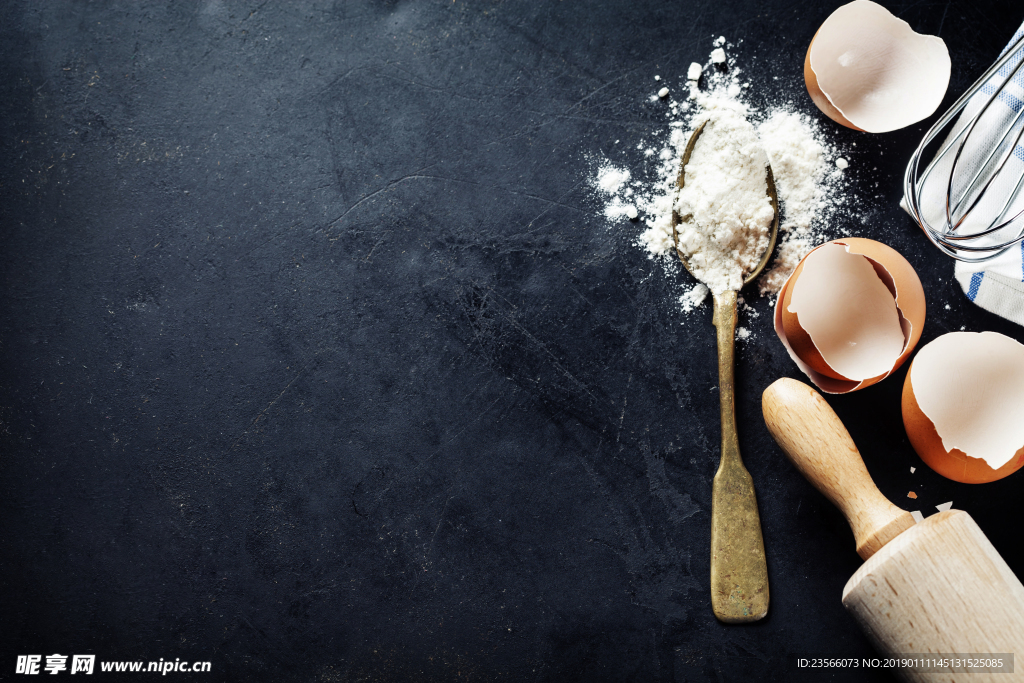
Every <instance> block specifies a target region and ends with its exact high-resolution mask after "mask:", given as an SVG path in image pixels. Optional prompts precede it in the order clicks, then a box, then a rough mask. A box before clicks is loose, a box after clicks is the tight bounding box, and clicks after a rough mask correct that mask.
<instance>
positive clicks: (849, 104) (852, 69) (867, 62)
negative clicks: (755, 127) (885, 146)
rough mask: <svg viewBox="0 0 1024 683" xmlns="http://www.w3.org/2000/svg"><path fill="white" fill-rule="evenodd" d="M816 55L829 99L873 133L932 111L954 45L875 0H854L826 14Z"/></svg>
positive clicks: (945, 82) (816, 69)
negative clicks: (914, 26)
mask: <svg viewBox="0 0 1024 683" xmlns="http://www.w3.org/2000/svg"><path fill="white" fill-rule="evenodd" d="M810 61H811V69H812V70H813V71H814V73H815V75H816V76H817V77H818V87H819V88H821V91H822V92H823V93H825V96H826V97H828V99H829V101H830V102H832V104H833V105H835V107H836V109H838V110H839V111H840V112H842V114H843V116H845V117H846V118H847V120H849V121H850V123H852V124H853V125H855V126H857V127H858V128H861V129H863V130H866V131H868V132H869V133H884V132H887V131H891V130H897V129H899V128H904V127H906V126H909V125H910V124H912V123H917V122H918V121H920V120H921V119H923V118H925V117H926V116H929V115H930V114H931V113H932V112H934V111H935V110H936V109H937V108H938V106H939V104H940V103H941V102H942V97H943V95H945V93H946V87H947V86H948V85H949V73H950V61H949V51H948V50H947V49H946V44H945V43H944V42H943V41H942V39H941V38H938V37H936V36H925V35H921V34H919V33H915V32H914V30H913V29H912V28H910V24H908V23H907V22H905V21H903V20H902V19H897V18H896V17H895V16H893V15H892V13H891V12H889V10H887V9H885V8H884V7H882V6H881V5H878V4H876V3H874V2H870V0H854V2H851V3H849V4H848V5H843V6H842V7H840V8H839V9H837V10H836V11H835V12H833V13H832V15H831V16H829V18H828V19H826V20H825V23H824V24H822V25H821V28H820V29H818V34H817V36H816V37H815V38H814V42H813V44H812V45H811V49H810Z"/></svg>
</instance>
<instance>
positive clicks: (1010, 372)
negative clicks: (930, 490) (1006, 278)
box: [903, 332, 1024, 484]
mask: <svg viewBox="0 0 1024 683" xmlns="http://www.w3.org/2000/svg"><path fill="white" fill-rule="evenodd" d="M1022 406H1024V345H1021V344H1020V343H1018V342H1017V341H1015V340H1013V339H1011V338H1010V337H1007V336H1004V335H1002V334H998V333H996V332H950V333H949V334H944V335H942V336H941V337H939V338H937V339H935V340H933V341H931V342H929V343H928V344H925V345H924V347H922V349H921V350H920V351H919V352H918V354H917V357H916V358H914V362H913V363H911V365H910V371H909V372H908V373H907V379H906V381H905V382H904V384H903V425H904V427H906V429H907V436H908V437H910V443H911V444H912V445H913V446H914V450H915V451H917V454H918V455H920V456H921V459H922V460H924V462H925V464H927V465H928V466H929V467H931V468H932V469H933V470H935V471H936V472H938V473H939V474H941V475H942V476H944V477H946V478H947V479H952V480H953V481H959V482H961V483H964V484H983V483H986V482H990V481H996V480H997V479H1002V478H1003V477H1006V476H1008V475H1010V474H1013V473H1014V472H1016V471H1017V470H1019V469H1020V468H1021V466H1024V420H1022V419H1021V409H1022Z"/></svg>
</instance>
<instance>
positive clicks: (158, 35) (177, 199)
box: [0, 0, 1024, 681]
mask: <svg viewBox="0 0 1024 683" xmlns="http://www.w3.org/2000/svg"><path fill="white" fill-rule="evenodd" d="M838 4H839V3H829V2H819V3H805V2H795V1H790V0H773V1H768V0H714V1H713V2H712V1H709V0H678V1H675V2H634V1H632V0H621V1H612V0H609V1H606V2H599V3H577V2H529V1H526V0H507V1H493V2H491V1H485V0H481V1H479V2H466V1H464V0H457V1H455V2H452V1H450V0H438V1H436V2H393V1H374V2H371V1H367V0H344V1H339V2H334V3H331V2H295V3H266V2H263V3H262V4H258V3H256V2H250V3H248V4H247V3H245V2H241V1H239V2H218V1H213V2H203V3H157V2H149V1H140V2H135V3H120V4H114V5H103V4H95V3H74V4H72V3H61V4H58V3H35V2H28V1H24V0H22V1H18V2H7V3H4V4H3V6H2V7H0V15H2V16H0V35H2V39H0V65H2V66H0V69H2V73H3V76H4V77H3V79H0V93H2V96H0V126H2V129H0V131H2V132H0V145H2V158H3V161H2V164H0V191H2V202H0V239H2V246H0V277H2V283H3V284H2V286H3V291H2V297H0V520H2V522H0V528H2V533H0V587H2V594H0V614H2V615H3V617H2V618H0V650H2V653H0V679H3V680H8V679H11V678H20V677H16V676H15V675H14V674H13V672H14V666H15V659H16V656H17V655H18V654H31V653H36V654H51V653H64V654H73V653H93V654H96V655H97V657H98V658H99V659H100V660H118V659H123V660H157V659H159V658H164V659H174V658H181V659H186V660H208V661H211V663H212V672H211V673H210V674H204V675H198V674H197V675H195V677H190V675H187V674H180V673H179V674H173V675H172V677H176V678H179V679H182V680H197V681H198V680H203V681H209V680H223V681H256V680H268V681H404V680H410V681H450V680H467V681H497V680H509V681H520V680H529V681H630V680H633V681H734V680H765V681H790V680H804V678H801V672H799V671H797V670H796V669H795V668H794V664H793V658H794V657H796V656H798V655H816V656H825V655H828V656H843V657H863V656H871V655H872V654H873V652H874V651H873V650H872V648H871V646H870V644H869V643H868V641H867V640H866V639H865V637H864V636H863V635H862V634H861V633H860V632H859V631H858V629H857V627H856V625H855V624H854V622H853V621H852V620H851V618H850V617H849V616H848V615H847V614H846V613H845V612H844V610H843V608H842V606H841V604H840V600H839V598H840V593H841V590H842V587H843V585H844V583H845V582H846V580H847V579H848V578H849V576H850V575H851V574H852V573H853V571H854V570H855V569H856V568H857V567H858V565H859V559H858V557H857V556H856V554H855V553H854V551H853V542H852V536H851V534H850V532H849V530H848V529H847V527H846V525H845V522H844V521H843V519H842V517H841V516H840V515H839V513H838V512H837V511H836V510H834V509H833V508H832V507H831V506H830V505H829V504H828V503H827V502H826V501H825V500H824V499H823V498H822V497H821V496H820V495H819V494H818V493H817V492H816V491H814V490H813V489H812V488H811V487H810V486H809V485H808V484H807V483H806V482H804V481H803V480H802V479H801V477H800V476H799V475H798V474H797V473H796V472H795V470H794V469H793V468H792V467H791V466H790V465H789V464H788V463H787V462H786V461H785V459H784V457H783V456H782V454H781V452H780V451H779V449H778V448H777V447H776V446H775V444H774V443H773V442H772V441H771V439H770V437H769V436H768V434H767V432H766V430H765V428H764V425H763V422H762V420H761V416H760V395H761V392H762V391H763V389H764V388H765V387H766V386H767V385H768V384H770V383H771V382H772V381H773V380H774V379H775V378H777V377H779V376H784V375H785V376H792V377H798V378H799V377H800V376H799V373H798V371H797V370H796V368H795V367H794V366H793V364H792V363H791V361H790V360H789V359H788V357H787V356H786V354H785V352H784V350H783V348H782V346H781V345H780V344H779V343H778V341H777V340H776V338H775V336H774V334H773V332H772V330H771V327H770V315H769V310H770V309H769V304H768V302H767V301H765V300H757V301H755V302H754V303H753V307H754V309H755V311H756V312H757V314H758V315H757V317H753V316H751V315H745V316H744V317H741V324H743V325H745V326H747V327H748V328H749V329H750V330H751V331H752V332H753V339H752V340H750V341H746V342H743V343H741V344H740V345H739V350H738V356H737V358H738V361H737V362H738V368H737V372H738V395H739V399H738V412H739V420H740V440H741V446H742V448H743V452H744V454H745V458H746V462H747V465H748V467H749V469H750V471H751V472H752V475H753V477H754V481H755V485H756V487H757V492H758V496H759V502H760V510H761V515H762V524H763V531H764V537H765V543H766V548H767V555H768V566H769V573H770V581H771V599H772V603H771V610H770V613H769V615H768V617H767V618H766V619H764V620H763V621H761V622H759V623H757V624H755V625H752V626H743V627H729V626H724V625H722V624H719V623H718V622H716V621H715V619H714V617H713V616H712V614H711V610H710V606H709V595H708V582H709V561H708V554H709V524H710V522H709V512H710V502H711V501H710V490H711V489H710V482H711V477H712V476H713V474H714V471H715V468H716V465H717V458H718V438H719V431H718V403H717V393H716V381H717V375H716V371H715V348H714V336H713V328H712V327H711V325H710V313H709V312H708V311H707V309H706V308H705V309H701V310H700V311H698V312H696V313H694V314H692V315H690V316H688V317H684V316H683V315H682V314H681V313H679V311H678V310H677V306H676V305H675V303H674V301H675V299H676V297H677V296H678V294H679V291H680V288H681V287H684V286H686V285H687V284H688V281H687V280H686V276H685V275H683V274H680V275H677V276H666V275H665V274H664V273H662V272H661V271H660V270H659V269H658V268H657V267H656V266H655V264H653V263H652V262H650V261H649V260H648V259H647V258H646V256H645V255H644V254H643V253H642V252H641V251H640V250H638V249H637V248H635V247H633V246H631V242H632V240H633V239H634V238H635V236H636V234H637V232H638V231H639V229H640V228H639V226H637V225H635V224H629V223H619V224H615V225H610V224H609V223H608V222H607V221H606V220H605V219H604V218H603V216H602V214H601V210H602V200H601V199H600V197H597V196H596V195H595V194H594V192H593V191H592V189H590V187H589V186H588V182H587V179H588V177H589V176H590V175H591V174H592V172H593V169H594V163H595V162H594V160H595V159H600V158H609V159H613V160H615V161H616V162H617V163H620V164H622V165H626V166H628V167H630V168H632V169H634V171H636V172H640V170H639V169H642V168H644V159H643V157H642V152H640V151H639V150H637V149H636V142H637V141H639V140H640V139H642V138H650V136H652V135H653V134H654V133H655V132H656V131H663V130H664V129H665V126H666V120H665V107H664V105H663V104H662V103H651V102H649V101H648V97H649V96H650V95H651V94H652V93H653V92H654V91H655V89H656V87H657V86H656V85H655V82H654V80H653V78H654V76H655V74H660V75H662V77H663V78H664V79H665V83H666V84H668V85H670V86H671V87H675V88H678V87H680V86H681V84H682V78H683V77H684V74H685V71H686V67H687V66H688V65H689V63H690V62H691V61H700V62H703V61H705V60H706V59H707V56H708V53H709V52H710V50H711V47H712V46H711V41H712V40H713V38H714V37H716V36H718V35H724V36H726V37H727V38H728V39H729V40H730V41H731V42H734V43H737V47H736V48H735V49H734V50H732V52H733V54H734V55H735V56H736V57H737V59H738V60H739V64H740V65H741V66H742V67H743V68H744V69H745V70H746V75H747V77H748V79H749V81H750V82H751V91H752V93H753V95H752V96H753V97H755V98H757V97H761V96H764V95H765V94H766V93H775V94H776V95H777V94H778V93H783V94H786V95H789V94H791V95H792V98H793V101H794V106H795V107H796V108H797V109H798V110H801V111H806V112H807V113H809V114H811V115H812V116H815V117H816V118H820V116H819V115H818V114H817V112H816V110H814V109H813V107H812V105H811V104H810V102H809V100H808V98H807V97H806V94H805V91H804V90H803V84H802V77H801V66H802V60H803V54H804V51H805V49H806V46H807V44H808V42H809V41H810V38H811V37H812V35H813V34H814V31H815V30H816V28H817V26H818V25H820V23H821V22H822V21H823V20H824V19H825V17H826V16H827V15H828V14H829V12H831V11H832V9H834V8H835V7H836V6H837V5H838ZM886 4H887V6H889V7H890V8H891V9H892V10H893V11H894V12H895V13H896V14H897V15H899V16H901V17H902V18H904V19H906V20H907V21H909V22H910V23H911V25H912V26H913V27H914V28H915V29H917V30H919V31H922V32H927V33H935V34H938V35H941V36H942V37H943V38H944V39H945V40H946V42H947V45H948V46H949V49H950V52H951V55H952V59H953V75H952V81H951V86H950V90H949V93H948V95H947V99H946V103H947V104H948V103H949V102H951V101H952V100H953V99H954V98H955V96H956V95H958V94H959V93H960V92H962V91H963V89H964V88H966V87H967V85H968V84H969V83H970V82H971V81H973V79H974V78H976V77H977V75H978V74H979V73H980V72H981V71H982V70H983V69H984V68H985V67H986V66H987V65H988V64H989V63H991V61H992V60H993V59H994V58H995V57H996V55H997V54H998V53H999V51H1000V49H1001V48H1002V47H1003V45H1005V43H1006V41H1007V40H1008V38H1009V37H1010V35H1012V33H1013V30H1014V28H1015V27H1016V26H1017V25H1018V24H1019V22H1020V21H1021V20H1022V19H1024V11H1022V10H1021V9H1020V7H1019V4H1018V3H1016V2H1012V1H1010V0H1005V1H997V0H950V1H948V2H937V1H936V2H932V1H920V0H918V1H913V0H893V1H891V2H887V3H886ZM776 79H777V80H776ZM825 127H826V130H828V131H829V135H830V136H831V137H832V139H834V140H835V142H836V143H837V144H838V145H840V147H841V148H843V149H845V150H846V151H847V152H848V157H849V158H850V160H851V169H850V171H849V177H850V179H851V181H850V182H851V186H852V188H853V193H854V194H855V195H856V196H858V197H861V198H862V202H861V203H860V204H858V206H857V210H856V211H853V212H851V213H850V215H847V216H843V217H841V218H840V219H838V220H839V223H838V224H837V225H835V226H833V227H834V228H835V229H837V230H839V229H844V228H846V229H850V230H851V231H852V232H854V234H858V235H863V236H868V237H873V238H876V239H881V240H883V241H885V242H887V243H889V244H891V245H893V246H895V247H896V248H897V249H899V250H900V251H901V252H903V253H904V254H905V255H906V256H907V257H908V259H909V260H910V261H911V262H912V263H913V265H914V266H915V267H916V268H917V269H918V271H919V273H920V275H921V277H922V280H923V282H924V284H925V288H926V292H927V295H928V299H929V316H930V317H929V320H928V324H927V327H926V329H925V332H924V339H923V340H922V343H923V342H927V341H929V340H930V339H932V338H934V337H936V336H938V335H940V334H942V333H944V332H947V331H950V330H956V329H960V328H961V327H962V326H963V327H965V328H966V329H968V330H996V331H1000V332H1003V333H1005V334H1009V335H1011V336H1013V337H1014V338H1016V339H1018V340H1022V339H1024V330H1022V329H1021V328H1019V327H1017V326H1014V325H1012V324H1010V323H1006V322H1003V321H1001V320H1000V319H998V318H995V317H993V316H991V315H989V314H986V313H984V312H983V311H980V310H979V309H976V308H974V307H973V306H972V304H970V303H969V302H967V301H966V300H965V298H964V297H963V295H962V294H961V292H960V290H959V288H958V286H957V285H956V283H955V281H954V280H953V277H952V274H953V273H952V271H953V268H952V263H951V262H949V261H948V260H946V259H945V258H943V257H941V256H940V254H938V252H936V251H935V250H933V249H932V248H930V247H929V246H928V245H927V244H926V242H925V240H924V238H923V237H922V235H921V234H920V233H919V232H918V231H917V230H916V228H915V227H914V226H913V225H912V224H911V222H910V221H909V219H908V218H906V217H905V216H904V215H903V214H902V213H901V212H900V211H899V209H898V208H897V206H896V204H897V200H898V198H899V196H900V183H901V178H902V171H903V166H904V164H905V162H906V159H907V157H908V156H909V154H910V152H911V151H912V150H913V148H914V147H915V146H916V144H917V142H918V141H919V139H920V137H921V135H922V134H923V132H924V130H925V129H926V125H925V124H920V125H916V126H912V127H910V128H909V129H907V130H904V131H900V132H896V133H891V134H885V135H878V136H866V135H862V134H856V133H853V132H851V131H846V130H839V129H838V128H837V127H836V126H834V125H832V124H830V123H828V122H827V121H826V122H825ZM853 143H856V146H855V147H854V146H853ZM947 305H948V310H947ZM904 376H905V370H904V371H903V372H900V373H898V374H897V375H896V376H895V377H894V378H892V379H890V380H888V381H886V382H883V383H882V384H880V385H878V386H876V387H873V388H871V389H869V390H866V391H863V392H859V393H856V394H853V395H848V396H842V397H833V398H830V399H829V401H830V403H831V404H832V405H833V406H834V407H835V409H836V410H837V412H838V413H839V414H840V416H841V417H842V418H843V419H844V420H845V421H846V424H847V426H848V427H849V430H850V432H851V433H852V435H853V436H854V438H855V440H856V441H857V442H858V444H859V445H860V447H861V450H862V451H863V453H864V456H865V459H866V461H867V464H868V467H869V469H870V471H871V473H872V475H873V476H874V477H875V479H876V481H877V482H878V484H879V486H880V487H881V488H882V490H883V492H884V493H886V494H887V495H888V496H890V497H891V498H892V499H893V500H894V501H896V502H897V503H898V504H901V505H904V506H905V507H908V509H914V508H920V509H922V510H925V511H926V512H927V511H928V510H932V511H934V508H933V507H932V506H934V505H936V504H938V503H942V502H945V501H947V500H953V501H954V505H955V506H956V507H958V508H962V509H966V510H968V511H969V512H970V513H971V514H972V515H973V516H974V517H975V518H976V519H977V520H978V522H979V523H980V524H981V526H982V527H983V528H984V529H985V530H986V531H987V533H988V535H989V537H990V538H991V540H992V541H993V542H994V544H995V545H996V547H997V548H998V549H999V550H1000V552H1002V554H1003V556H1004V557H1005V558H1006V560H1007V561H1008V562H1009V564H1010V566H1011V567H1012V568H1014V569H1015V571H1017V572H1018V573H1021V572H1022V571H1024V549H1022V547H1021V545H1020V542H1019V537H1018V534H1017V528H1018V525H1017V524H1016V522H1015V518H1016V516H1017V515H1018V514H1019V509H1018V507H1019V506H1018V505H1017V502H1018V501H1019V496H1020V486H1021V483H1022V481H1024V479H1021V477H1022V476H1024V475H1021V474H1017V475H1015V476H1012V477H1010V478H1009V479H1007V480H1004V481H1002V482H999V483H995V484H990V485H986V486H978V487H970V486H965V485H960V484H955V483H953V482H950V481H945V480H943V479H941V478H940V477H938V476H937V475H934V474H932V473H931V472H930V471H929V470H928V469H927V468H926V467H924V466H923V465H922V464H921V463H920V461H919V460H918V459H917V456H916V455H915V454H914V453H913V450H912V449H911V447H910V445H909V443H908V441H907V439H906V436H905V434H904V431H903V427H902V422H901V419H900V411H899V396H900V391H901V387H902V383H903V379H904ZM910 466H917V467H918V471H917V473H916V474H913V475H911V474H910V472H909V467H910ZM911 489H914V490H916V491H917V492H918V493H919V496H920V497H919V499H918V500H917V501H908V499H907V497H906V492H907V491H908V490H911ZM908 503H910V504H909V505H907V504H908ZM65 675H67V674H66V672H65ZM97 676H98V677H99V678H100V679H102V674H97ZM115 678H116V679H117V680H126V679H127V678H128V677H127V676H125V675H121V676H118V677H115ZM806 680H835V681H888V680H890V678H889V677H888V676H887V675H886V674H884V673H882V672H866V671H855V672H850V671H836V672H830V673H827V674H823V673H822V672H816V673H815V674H814V675H812V676H810V677H809V678H806Z"/></svg>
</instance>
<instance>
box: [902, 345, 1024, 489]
mask: <svg viewBox="0 0 1024 683" xmlns="http://www.w3.org/2000/svg"><path fill="white" fill-rule="evenodd" d="M913 370H914V364H913V363H911V364H910V371H909V372H907V379H906V381H905V382H904V383H903V426H904V427H905V428H906V430H907V436H908V437H909V438H910V443H911V445H913V447H914V450H915V451H917V454H918V455H919V456H921V460H924V462H925V464H926V465H928V467H930V468H932V469H933V470H935V471H936V472H937V473H939V474H941V475H942V476H944V477H946V478H947V479H952V480H953V481H958V482H960V483H962V484H985V483H988V482H990V481H996V480H998V479H1002V478H1003V477H1007V476H1009V475H1011V474H1013V473H1014V472H1016V471H1017V470H1019V469H1020V468H1021V467H1024V448H1021V449H1020V450H1019V451H1017V453H1016V454H1015V455H1014V456H1013V458H1012V459H1011V460H1010V461H1009V462H1007V463H1006V464H1005V465H1003V466H1002V467H1000V468H999V469H996V470H994V469H992V468H991V467H989V466H988V463H986V462H985V461H984V460H983V459H981V458H972V457H971V456H969V455H967V454H966V453H964V452H963V451H960V450H958V449H956V448H954V449H953V450H952V451H947V450H946V449H945V447H944V446H943V445H942V438H941V437H940V436H939V433H938V432H937V431H936V430H935V425H934V424H933V423H932V421H931V420H929V419H928V416H927V415H925V414H924V412H923V411H922V410H921V407H920V406H919V405H918V404H917V397H916V396H915V395H914V386H913V383H912V382H911V381H910V376H911V373H912V372H913Z"/></svg>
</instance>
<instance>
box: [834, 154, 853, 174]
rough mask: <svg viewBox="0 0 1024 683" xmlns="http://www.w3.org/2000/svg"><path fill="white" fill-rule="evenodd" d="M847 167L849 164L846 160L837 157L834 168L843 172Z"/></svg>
mask: <svg viewBox="0 0 1024 683" xmlns="http://www.w3.org/2000/svg"><path fill="white" fill-rule="evenodd" d="M849 167H850V162H849V161H847V160H846V159H844V158H842V157H839V158H838V159H836V168H838V169H839V170H840V171H843V170H845V169H847V168H849Z"/></svg>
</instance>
